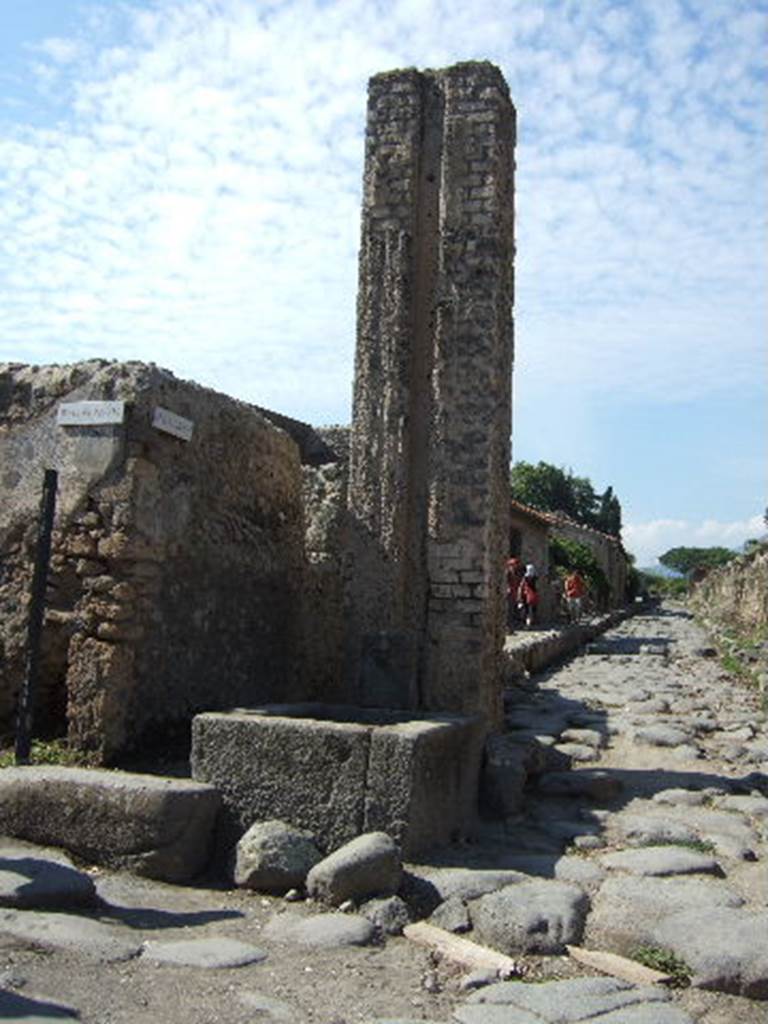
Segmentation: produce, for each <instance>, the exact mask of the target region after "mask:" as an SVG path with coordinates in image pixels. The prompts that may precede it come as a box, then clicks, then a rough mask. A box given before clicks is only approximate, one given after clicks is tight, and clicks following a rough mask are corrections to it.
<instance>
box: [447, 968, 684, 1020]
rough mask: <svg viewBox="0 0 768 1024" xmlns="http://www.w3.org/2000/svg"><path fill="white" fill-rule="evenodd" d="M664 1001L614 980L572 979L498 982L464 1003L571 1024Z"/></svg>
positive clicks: (659, 992) (660, 994) (653, 991)
mask: <svg viewBox="0 0 768 1024" xmlns="http://www.w3.org/2000/svg"><path fill="white" fill-rule="evenodd" d="M668 1000H669V994H668V993H667V992H665V991H664V990H663V989H660V988H648V987H643V988H636V987H634V986H632V985H629V984H628V983H627V982H623V981H618V980H617V979H615V978H574V979H572V980H568V981H550V982H544V983H543V984H541V985H525V984H521V983H520V982H500V983H499V984H497V985H490V986H489V987H488V988H485V989H482V990H481V991H480V992H477V993H475V994H474V995H472V996H470V998H469V999H468V1000H467V1002H468V1005H470V1006H477V1005H487V1006H499V1005H501V1006H514V1007H519V1008H520V1009H521V1010H527V1011H528V1012H530V1013H533V1014H536V1015H537V1016H538V1017H539V1018H540V1019H542V1020H543V1021H546V1022H548V1024H572V1022H576V1021H586V1020H590V1019H592V1018H593V1017H600V1016H601V1015H602V1014H606V1013H609V1012H611V1011H613V1010H618V1009H624V1008H626V1007H630V1006H637V1005H639V1004H643V1003H646V1004H648V1003H652V1004H659V1003H665V1002H666V1001H668ZM511 1019H512V1018H510V1020H511Z"/></svg>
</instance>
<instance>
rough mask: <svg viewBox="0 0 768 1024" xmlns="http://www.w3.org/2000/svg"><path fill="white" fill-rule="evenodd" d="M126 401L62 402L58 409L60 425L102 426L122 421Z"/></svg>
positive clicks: (57, 416)
mask: <svg viewBox="0 0 768 1024" xmlns="http://www.w3.org/2000/svg"><path fill="white" fill-rule="evenodd" d="M124 415H125V402H62V403H61V404H60V405H59V408H58V409H57V411H56V422H57V423H58V425H59V426H60V427H102V426H105V425H107V424H109V423H122V422H123V417H124Z"/></svg>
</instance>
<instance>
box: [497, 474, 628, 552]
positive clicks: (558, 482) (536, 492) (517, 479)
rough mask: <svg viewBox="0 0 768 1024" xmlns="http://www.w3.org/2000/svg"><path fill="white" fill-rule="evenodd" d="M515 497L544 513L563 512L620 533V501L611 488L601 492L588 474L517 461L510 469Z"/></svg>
mask: <svg viewBox="0 0 768 1024" xmlns="http://www.w3.org/2000/svg"><path fill="white" fill-rule="evenodd" d="M510 486H511V490H512V497H513V498H515V500H517V501H521V502H522V503H523V504H524V505H530V506H531V507H532V508H538V509H541V511H542V512H564V513H565V514H566V515H567V516H570V518H571V519H575V520H576V522H577V523H582V524H583V525H584V526H591V527H593V528H594V529H595V530H602V531H603V532H604V533H610V534H613V535H614V536H618V535H619V534H620V533H621V503H620V502H619V499H618V498H617V497H616V495H615V494H614V493H613V488H612V487H608V488H607V489H606V490H605V492H604V493H603V494H598V493H597V492H596V491H595V489H594V487H593V485H592V481H591V480H590V479H589V478H588V477H584V476H575V475H574V474H573V473H572V472H571V470H570V469H569V470H565V469H563V468H561V467H559V466H552V465H550V463H548V462H538V463H537V464H536V465H535V466H534V465H533V463H531V462H516V463H515V464H514V465H513V466H512V470H511V472H510Z"/></svg>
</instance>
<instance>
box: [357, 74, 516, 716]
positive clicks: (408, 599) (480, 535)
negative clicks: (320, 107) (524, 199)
mask: <svg viewBox="0 0 768 1024" xmlns="http://www.w3.org/2000/svg"><path fill="white" fill-rule="evenodd" d="M514 135H515V112H514V108H513V106H512V103H511V100H510V97H509V91H508V89H507V86H506V83H505V82H504V79H503V77H502V75H501V73H500V72H499V71H498V69H497V68H495V67H493V66H492V65H491V64H487V63H467V64H459V65H456V66H454V67H451V68H447V69H444V70H440V71H426V72H418V71H415V70H407V71H396V72H391V73H387V74H382V75H377V76H375V77H374V78H372V79H371V81H370V83H369V101H368V121H367V139H366V160H365V178H364V197H363V221H362V239H361V249H360V285H359V294H358V336H357V355H356V367H355V391H354V411H353V426H352V446H351V462H350V509H351V513H352V521H353V528H354V530H355V534H356V540H355V548H354V551H355V554H354V559H355V565H354V574H353V582H352V587H351V591H350V595H351V600H350V622H351V632H350V645H349V651H348V658H349V667H350V672H351V673H352V674H353V676H356V680H357V685H358V686H359V697H360V699H361V700H362V701H363V702H364V703H374V704H375V703H378V704H389V705H391V706H406V707H414V708H423V709H428V710H450V711H457V712H481V713H483V714H485V715H486V716H487V718H488V720H489V723H490V724H492V725H493V724H496V723H497V722H498V720H499V717H500V697H501V648H502V643H503V635H504V626H505V597H504V591H503V567H504V562H505V558H506V546H507V533H508V530H507V515H508V475H509V458H510V433H511V373H512V352H513V335H512V292H513V260H514V209H513V198H514V186H513V174H514Z"/></svg>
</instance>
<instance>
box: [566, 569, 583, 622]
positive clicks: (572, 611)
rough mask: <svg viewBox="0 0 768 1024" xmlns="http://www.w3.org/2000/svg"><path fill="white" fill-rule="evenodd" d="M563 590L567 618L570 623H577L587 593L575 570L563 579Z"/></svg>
mask: <svg viewBox="0 0 768 1024" xmlns="http://www.w3.org/2000/svg"><path fill="white" fill-rule="evenodd" d="M563 589H564V591H565V600H566V601H567V603H568V618H569V619H570V621H571V622H578V621H579V619H580V618H581V611H582V608H581V606H582V603H583V601H584V597H585V596H586V593H587V585H586V583H585V582H584V580H583V579H582V577H581V576H580V575H579V573H578V572H577V571H576V569H573V570H571V572H569V573H568V575H567V576H566V577H565V583H564V585H563Z"/></svg>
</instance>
